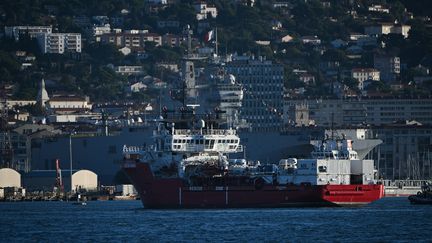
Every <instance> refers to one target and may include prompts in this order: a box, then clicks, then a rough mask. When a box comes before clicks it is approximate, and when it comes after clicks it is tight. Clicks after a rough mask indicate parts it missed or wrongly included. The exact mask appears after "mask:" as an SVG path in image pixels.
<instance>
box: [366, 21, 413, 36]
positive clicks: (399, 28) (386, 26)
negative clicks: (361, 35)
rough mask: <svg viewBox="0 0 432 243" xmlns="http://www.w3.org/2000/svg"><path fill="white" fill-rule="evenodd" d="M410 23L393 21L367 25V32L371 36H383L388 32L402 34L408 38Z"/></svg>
mask: <svg viewBox="0 0 432 243" xmlns="http://www.w3.org/2000/svg"><path fill="white" fill-rule="evenodd" d="M410 29H411V26H410V25H403V24H393V23H379V24H375V25H370V26H366V27H365V34H367V35H371V36H381V35H388V34H401V35H403V36H404V38H408V32H409V31H410Z"/></svg>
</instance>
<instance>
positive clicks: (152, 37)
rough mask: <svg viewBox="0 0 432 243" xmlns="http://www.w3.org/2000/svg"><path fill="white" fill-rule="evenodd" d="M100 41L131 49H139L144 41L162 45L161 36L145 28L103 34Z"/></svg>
mask: <svg viewBox="0 0 432 243" xmlns="http://www.w3.org/2000/svg"><path fill="white" fill-rule="evenodd" d="M100 38H101V42H102V43H111V44H113V45H115V46H117V47H121V48H123V47H129V48H131V49H132V50H141V49H143V48H144V47H145V42H153V43H155V46H161V45H162V36H160V35H159V34H155V33H148V31H147V30H127V31H123V32H121V33H109V34H103V35H102V36H101V37H100Z"/></svg>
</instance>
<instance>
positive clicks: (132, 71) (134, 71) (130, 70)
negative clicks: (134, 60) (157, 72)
mask: <svg viewBox="0 0 432 243" xmlns="http://www.w3.org/2000/svg"><path fill="white" fill-rule="evenodd" d="M114 71H115V72H116V73H118V74H120V75H126V76H130V75H143V74H144V69H143V67H142V66H117V67H115V68H114Z"/></svg>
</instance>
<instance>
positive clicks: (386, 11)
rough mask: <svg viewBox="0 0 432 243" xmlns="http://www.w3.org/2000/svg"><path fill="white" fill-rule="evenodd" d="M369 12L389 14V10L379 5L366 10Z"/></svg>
mask: <svg viewBox="0 0 432 243" xmlns="http://www.w3.org/2000/svg"><path fill="white" fill-rule="evenodd" d="M368 10H369V12H378V13H390V9H389V8H387V7H385V6H383V5H379V4H375V5H372V6H370V7H369V8H368Z"/></svg>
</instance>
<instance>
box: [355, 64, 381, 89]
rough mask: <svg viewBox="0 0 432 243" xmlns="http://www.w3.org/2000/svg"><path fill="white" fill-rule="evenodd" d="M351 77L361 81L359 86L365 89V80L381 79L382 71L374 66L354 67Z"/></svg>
mask: <svg viewBox="0 0 432 243" xmlns="http://www.w3.org/2000/svg"><path fill="white" fill-rule="evenodd" d="M351 77H352V78H353V79H356V80H357V81H358V82H359V83H358V88H359V89H360V90H363V88H364V85H363V84H364V81H366V80H374V81H380V71H378V70H377V69H374V68H354V69H352V70H351Z"/></svg>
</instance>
